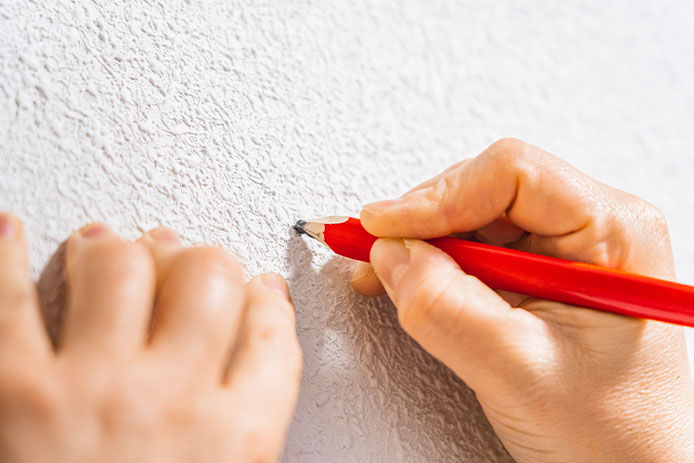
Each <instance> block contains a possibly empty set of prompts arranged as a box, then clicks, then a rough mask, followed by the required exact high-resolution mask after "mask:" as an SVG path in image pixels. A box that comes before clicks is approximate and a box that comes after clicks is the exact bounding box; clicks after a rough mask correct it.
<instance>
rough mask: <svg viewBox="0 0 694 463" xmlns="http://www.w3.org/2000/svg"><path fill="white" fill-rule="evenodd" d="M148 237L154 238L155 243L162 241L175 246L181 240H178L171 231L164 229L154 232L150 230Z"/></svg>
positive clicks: (160, 228)
mask: <svg viewBox="0 0 694 463" xmlns="http://www.w3.org/2000/svg"><path fill="white" fill-rule="evenodd" d="M149 236H151V237H152V238H154V239H155V240H156V241H163V242H168V243H175V244H178V243H180V242H181V240H180V239H179V238H178V235H177V234H176V233H175V232H174V231H173V230H171V229H169V228H166V227H159V228H155V229H154V230H150V231H149Z"/></svg>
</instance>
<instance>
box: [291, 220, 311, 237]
mask: <svg viewBox="0 0 694 463" xmlns="http://www.w3.org/2000/svg"><path fill="white" fill-rule="evenodd" d="M305 226H306V221H305V220H297V221H296V223H295V224H294V227H293V228H294V231H295V232H296V234H297V235H307V234H308V233H306V230H305V229H304V227H305Z"/></svg>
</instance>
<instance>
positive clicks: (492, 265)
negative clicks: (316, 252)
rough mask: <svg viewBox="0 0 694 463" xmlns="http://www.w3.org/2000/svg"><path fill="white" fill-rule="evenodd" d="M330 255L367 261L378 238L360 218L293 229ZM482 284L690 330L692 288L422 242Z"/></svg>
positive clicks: (449, 242)
mask: <svg viewBox="0 0 694 463" xmlns="http://www.w3.org/2000/svg"><path fill="white" fill-rule="evenodd" d="M294 229H295V230H296V231H297V233H299V234H307V235H309V236H311V237H312V238H315V239H317V240H318V241H320V242H322V243H324V244H326V245H327V246H328V247H330V249H332V250H333V251H334V252H335V253H337V254H339V255H341V256H345V257H349V258H351V259H356V260H361V261H364V262H368V261H369V251H370V250H371V246H372V245H373V243H374V241H376V239H377V237H375V236H374V235H371V234H370V233H368V232H367V231H366V230H364V228H363V227H362V226H361V222H360V221H359V219H355V218H351V217H326V218H323V219H315V220H309V221H304V220H300V221H298V222H297V223H296V225H295V226H294ZM426 241H427V242H428V243H430V244H432V245H434V246H436V247H437V248H439V249H441V250H443V251H444V252H445V253H447V254H448V255H449V256H451V257H452V258H453V260H455V261H456V262H457V263H458V265H460V268H461V269H462V270H463V271H464V272H465V273H468V274H470V275H474V276H475V277H477V278H479V279H480V280H481V281H482V282H484V283H485V284H486V285H488V286H490V287H492V288H495V289H503V290H507V291H513V292H516V293H521V294H527V295H529V296H534V297H537V298H541V299H549V300H552V301H557V302H564V303H566V304H573V305H577V306H581V307H588V308H591V309H597V310H603V311H607V312H613V313H617V314H622V315H628V316H631V317H638V318H648V319H652V320H659V321H663V322H669V323H676V324H678V325H686V326H694V287H692V286H687V285H683V284H680V283H675V282H672V281H666V280H659V279H657V278H651V277H646V276H643V275H637V274H634V273H628V272H624V271H621V270H615V269H609V268H605V267H600V266H598V265H592V264H586V263H583V262H574V261H570V260H564V259H557V258H554V257H546V256H541V255H538V254H532V253H529V252H523V251H516V250H513V249H507V248H502V247H499V246H492V245H489V244H483V243H476V242H473V241H467V240H461V239H457V238H451V237H446V238H436V239H431V240H426Z"/></svg>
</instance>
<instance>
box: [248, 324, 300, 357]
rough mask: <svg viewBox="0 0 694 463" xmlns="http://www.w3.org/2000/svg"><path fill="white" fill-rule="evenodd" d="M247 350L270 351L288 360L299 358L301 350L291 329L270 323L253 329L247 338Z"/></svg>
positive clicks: (283, 325)
mask: <svg viewBox="0 0 694 463" xmlns="http://www.w3.org/2000/svg"><path fill="white" fill-rule="evenodd" d="M248 343H249V344H250V346H249V348H251V349H264V350H272V351H276V352H279V353H281V354H282V356H283V357H284V356H286V358H288V359H294V358H295V357H300V352H301V349H300V347H299V342H298V340H297V337H296V335H295V334H294V331H293V329H291V328H290V327H289V326H288V323H282V322H279V321H272V322H266V323H263V325H262V326H258V327H256V328H255V329H253V330H252V331H251V332H250V334H249V336H248Z"/></svg>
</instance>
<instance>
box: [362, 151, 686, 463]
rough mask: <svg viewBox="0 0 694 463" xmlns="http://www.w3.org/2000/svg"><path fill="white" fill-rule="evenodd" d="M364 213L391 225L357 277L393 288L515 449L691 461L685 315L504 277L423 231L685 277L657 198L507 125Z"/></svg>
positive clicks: (409, 319)
mask: <svg viewBox="0 0 694 463" xmlns="http://www.w3.org/2000/svg"><path fill="white" fill-rule="evenodd" d="M361 220H362V223H363V225H364V227H365V228H366V229H367V230H368V231H369V232H371V233H372V234H374V235H377V236H379V237H383V238H381V239H379V240H378V241H376V243H375V245H374V246H373V248H372V250H371V256H370V260H371V265H369V264H360V265H358V266H357V267H356V268H355V270H354V273H353V275H352V285H353V287H354V288H355V289H356V290H357V291H358V292H360V293H362V294H365V295H369V296H375V295H379V294H382V293H383V292H387V294H388V295H389V296H390V298H391V299H392V300H393V302H394V304H395V306H396V307H397V310H398V316H399V320H400V323H401V325H402V327H403V328H404V330H405V331H407V332H408V333H409V334H410V335H411V336H412V337H413V338H414V339H415V340H416V341H417V342H418V343H419V344H420V345H421V346H422V347H423V348H424V349H426V350H427V351H429V352H430V353H431V354H432V355H434V356H435V357H437V358H438V359H440V360H441V361H442V362H443V363H445V364H446V365H448V367H450V368H451V369H452V370H453V371H454V372H455V373H456V374H457V375H458V376H459V377H460V378H461V379H462V380H463V381H465V382H466V383H467V384H468V385H469V386H470V387H471V388H472V389H473V390H474V391H475V393H476V394H477V397H478V399H479V401H480V403H481V405H482V407H483V409H484V412H485V413H486V415H487V417H488V419H489V421H490V423H491V424H492V426H493V427H494V429H495V430H496V432H497V434H498V435H499V437H500V438H501V440H502V442H503V443H504V445H505V446H506V448H507V449H508V451H509V452H510V454H511V455H512V456H513V457H514V458H515V459H516V460H517V461H519V462H554V463H557V462H585V461H594V462H597V461H605V462H637V461H638V462H660V463H662V462H683V461H694V444H693V441H692V439H691V436H693V435H694V412H693V411H694V407H693V406H694V387H693V385H692V380H691V375H690V372H689V369H688V362H687V353H686V348H685V343H684V335H683V330H682V328H680V327H677V326H674V325H667V324H663V323H658V322H654V321H646V320H639V319H634V318H628V317H623V316H619V315H614V314H610V313H605V312H599V311H594V310H589V309H585V308H579V307H574V306H569V305H566V304H560V303H556V302H551V301H545V300H539V299H535V298H529V297H526V296H523V295H519V294H512V293H505V292H501V291H499V292H495V291H494V290H492V289H490V288H488V287H487V286H485V285H484V284H482V283H481V282H480V281H479V280H477V279H476V278H474V277H473V276H470V275H466V274H465V273H463V272H462V270H461V269H460V268H459V267H458V266H457V265H456V264H455V262H453V261H452V259H450V258H449V257H448V256H447V255H446V254H444V253H443V252H442V251H440V250H438V249H437V248H434V247H433V246H431V245H429V244H427V243H425V242H424V241H421V240H420V239H427V238H433V237H438V236H445V235H449V234H462V235H463V236H465V237H468V238H472V239H476V240H478V241H482V242H486V243H491V244H495V245H502V246H508V247H511V248H515V249H521V250H525V251H530V252H534V253H539V254H545V255H550V256H556V257H560V258H565V259H572V260H579V261H585V262H591V263H595V264H599V265H603V266H606V267H613V268H619V269H623V270H626V271H630V272H635V273H641V274H644V275H650V276H654V277H658V278H664V279H671V280H674V279H675V271H674V265H673V259H672V252H671V248H670V240H669V236H668V231H667V224H666V221H665V219H664V218H663V215H662V213H660V211H658V210H657V209H656V208H655V207H654V206H652V205H651V204H649V203H647V202H645V201H643V200H641V199H639V198H637V197H635V196H633V195H630V194H627V193H624V192H622V191H618V190H615V189H613V188H611V187H609V186H607V185H604V184H601V183H599V182H597V181H595V180H593V179H591V178H589V177H588V176H586V175H585V174H583V173H581V172H579V171H577V170H576V169H574V168H573V167H571V166H570V165H568V164H566V163H565V162H563V161H561V160H560V159H558V158H556V157H554V156H552V155H551V154H549V153H547V152H544V151H542V150H541V149H539V148H537V147H535V146H532V145H529V144H526V143H524V142H522V141H519V140H515V139H503V140H500V141H498V142H496V143H494V144H493V145H492V146H491V147H489V149H487V150H486V151H485V152H483V153H482V154H480V155H479V156H477V157H476V158H473V159H467V160H464V161H462V162H461V163H458V164H456V165H454V166H452V167H451V168H449V169H448V170H446V171H445V172H443V173H442V174H441V175H439V176H436V177H434V178H433V179H431V180H428V181H426V182H424V183H423V184H421V185H419V186H417V187H415V188H414V189H413V190H411V191H409V192H408V193H406V194H404V195H403V196H401V197H400V198H398V199H396V200H388V201H383V202H378V203H373V204H369V205H366V206H365V207H364V208H363V210H362V211H361ZM399 237H408V238H409V239H398V238H399Z"/></svg>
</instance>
